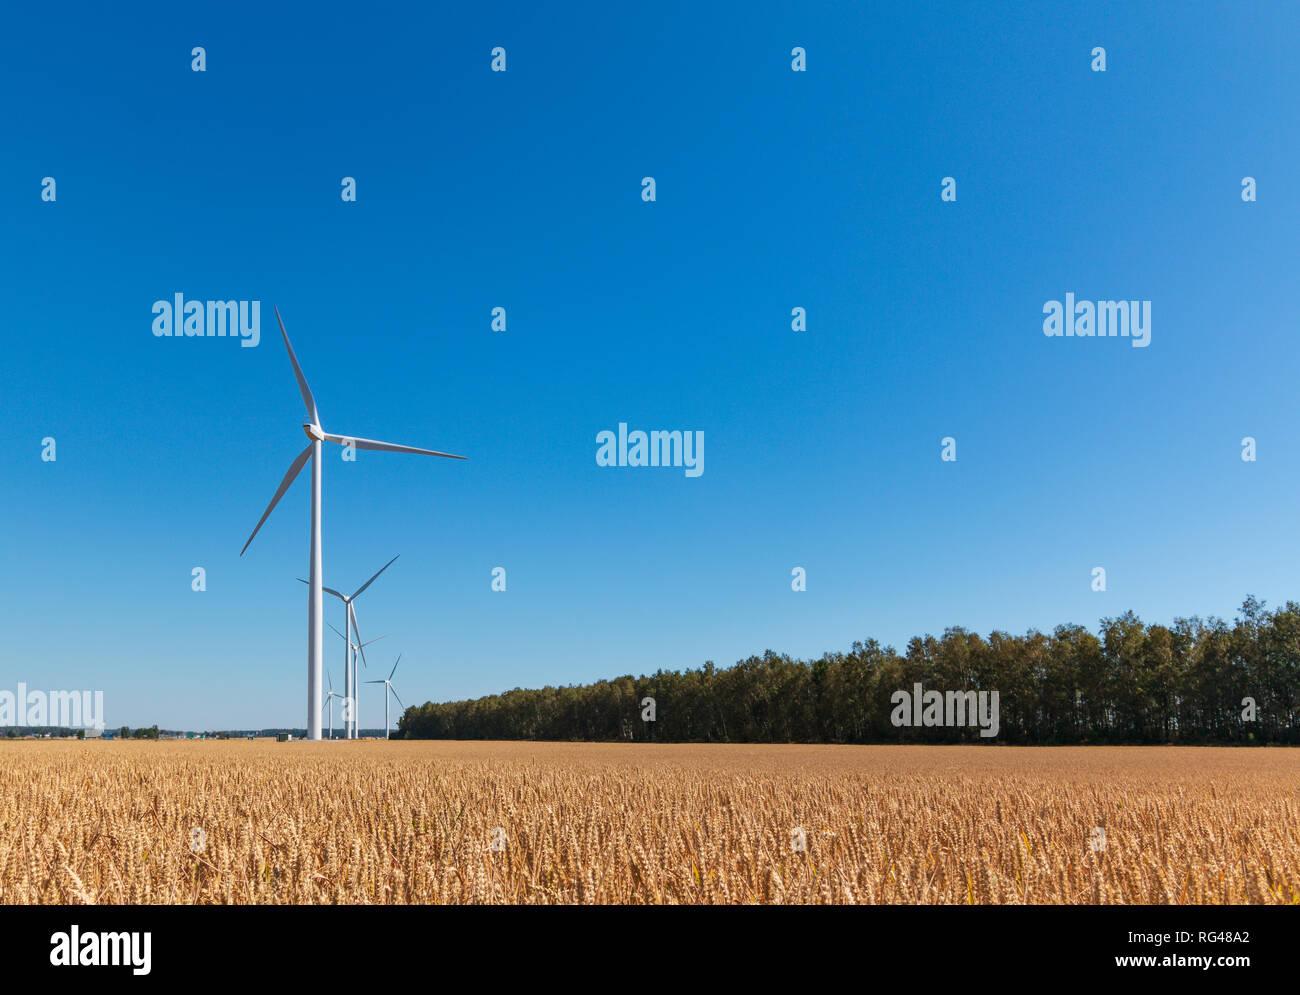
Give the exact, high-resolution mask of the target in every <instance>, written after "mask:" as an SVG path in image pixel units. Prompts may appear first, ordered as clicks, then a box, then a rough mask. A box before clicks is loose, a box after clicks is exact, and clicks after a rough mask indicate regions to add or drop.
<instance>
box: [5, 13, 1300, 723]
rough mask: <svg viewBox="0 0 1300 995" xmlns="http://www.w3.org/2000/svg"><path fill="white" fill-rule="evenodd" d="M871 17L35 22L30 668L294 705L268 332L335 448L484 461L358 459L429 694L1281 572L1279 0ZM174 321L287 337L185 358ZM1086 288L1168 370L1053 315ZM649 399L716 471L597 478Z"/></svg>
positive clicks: (28, 425)
mask: <svg viewBox="0 0 1300 995" xmlns="http://www.w3.org/2000/svg"><path fill="white" fill-rule="evenodd" d="M879 6H880V5H859V4H842V5H825V4H789V5H772V4H761V3H760V4H751V5H745V6H744V7H743V11H744V13H743V15H742V14H741V13H740V11H741V10H742V8H741V7H740V6H738V5H735V6H729V7H728V8H726V9H722V8H718V7H715V8H712V9H711V10H700V9H699V5H697V4H656V5H654V6H653V7H652V8H645V7H644V6H643V7H640V8H630V7H629V8H628V9H626V10H619V11H616V10H611V9H607V8H606V7H603V6H600V5H591V6H584V7H582V8H578V7H565V6H562V5H561V6H547V7H545V8H539V7H537V6H536V5H525V4H519V5H498V6H496V7H494V8H493V9H492V10H490V11H475V12H473V13H453V12H446V11H437V10H433V9H427V8H422V9H419V10H412V9H406V8H404V7H399V6H393V5H387V4H370V5H361V6H356V7H354V6H349V7H348V8H347V9H346V10H337V11H331V10H328V9H324V8H316V9H313V10H312V12H311V13H310V14H304V13H302V12H297V13H294V14H292V15H290V14H286V13H282V12H277V11H274V10H268V9H266V8H265V7H264V6H262V5H231V4H220V5H217V4H212V5H207V6H206V7H201V8H198V9H197V11H196V12H180V11H177V10H175V9H174V8H173V7H171V6H169V5H162V4H157V5H142V6H141V7H140V8H139V9H138V11H135V12H133V13H132V14H130V15H125V14H122V13H120V12H115V11H113V10H110V9H107V8H104V7H102V6H99V5H84V6H81V7H79V8H77V9H76V10H75V12H74V11H68V12H67V13H63V14H59V15H58V16H57V17H55V16H54V15H51V14H49V13H45V14H40V15H36V14H31V13H26V12H19V11H12V10H11V11H7V12H6V13H5V14H4V15H3V23H2V25H0V26H2V27H3V30H0V87H3V90H4V92H6V93H8V94H10V95H11V97H15V99H10V100H7V101H5V102H4V103H3V105H0V134H3V136H4V139H5V141H4V154H3V155H0V201H2V203H3V208H2V210H3V216H4V219H5V221H4V235H5V237H4V238H3V239H0V288H2V289H3V291H4V300H5V302H6V304H7V308H8V313H7V315H6V322H5V333H4V339H3V344H4V358H3V364H0V414H2V415H3V423H4V426H5V431H4V435H5V444H4V445H3V446H0V520H2V521H3V532H2V535H3V553H4V555H3V562H4V569H3V570H2V571H0V624H3V627H4V631H5V633H6V638H5V640H4V641H3V646H4V649H3V650H0V687H6V688H13V687H15V686H16V684H17V682H18V681H25V682H26V683H27V684H28V685H29V686H31V687H46V688H58V689H64V688H96V689H103V690H104V692H105V706H106V712H107V715H106V718H107V721H108V722H109V724H110V725H119V724H123V723H125V724H133V725H134V724H149V723H153V722H157V723H159V724H160V725H163V726H168V727H186V728H230V727H252V726H269V725H303V724H304V723H305V716H304V714H303V699H304V688H305V677H306V675H305V669H306V665H305V642H306V634H305V630H306V605H305V601H306V598H305V589H304V588H303V587H302V585H300V584H298V583H297V582H296V581H295V580H294V578H295V577H298V576H305V571H306V568H307V528H308V515H307V513H308V502H309V481H308V478H307V476H306V475H304V476H303V477H301V478H300V479H299V481H298V482H297V483H296V484H295V485H294V488H293V489H292V490H291V491H290V492H289V493H288V495H286V497H285V498H284V500H283V501H282V502H281V504H280V506H279V507H278V508H277V509H276V511H275V513H274V514H273V515H272V517H271V518H270V519H269V520H268V522H267V524H266V525H265V526H264V527H263V529H262V531H261V533H260V534H259V535H258V537H257V539H256V541H255V542H254V543H253V544H252V546H251V547H250V548H249V551H248V553H247V554H246V555H245V556H244V557H243V558H242V559H241V558H240V557H239V555H238V553H239V550H240V547H241V546H242V545H243V543H244V540H245V539H246V538H247V536H248V533H249V532H250V531H251V529H252V527H253V526H254V525H255V524H256V522H257V519H258V516H259V515H260V514H261V512H262V509H263V508H264V507H265V505H266V502H267V501H268V500H269V498H270V496H271V494H272V493H273V492H274V490H275V487H276V485H277V484H278V482H279V480H280V478H281V476H282V475H283V473H284V471H285V469H286V468H287V467H288V465H289V463H290V462H291V461H292V459H293V457H294V456H295V455H296V454H297V452H298V451H299V450H300V449H301V448H302V445H303V443H304V438H303V435H302V430H301V428H300V427H299V426H300V424H301V422H302V421H303V420H304V416H303V411H302V404H301V402H300V399H299V397H298V393H297V390H296V387H295V384H294V380H293V376H292V372H291V369H290V366H289V363H288V360H287V358H286V356H285V353H284V350H283V348H282V346H281V344H280V342H279V340H278V336H277V335H276V334H275V332H274V328H275V325H274V317H273V315H272V313H271V307H272V306H273V305H275V306H278V307H279V308H280V310H281V312H282V314H283V315H284V319H285V322H286V325H287V327H288V330H289V333H290V335H291V336H292V339H293V342H294V346H295V348H296V350H297V352H298V356H299V359H300V360H301V362H302V364H303V367H304V370H305V372H306V375H307V377H308V380H309V382H310V384H311V386H312V389H313V391H314V392H315V395H316V400H317V403H318V405H319V409H320V414H321V418H322V422H323V424H324V426H325V428H326V430H327V431H332V432H338V433H344V434H348V433H350V434H356V435H362V436H369V437H375V438H383V439H388V440H391V441H395V442H401V443H406V444H410V445H416V446H424V447H429V448H434V449H442V450H447V451H451V452H456V453H463V454H465V455H467V456H469V457H470V459H469V461H468V462H464V463H453V462H451V461H443V460H433V459H428V458H423V457H416V456H404V455H395V454H382V453H361V454H360V455H359V458H358V460H357V462H356V463H355V464H347V463H344V462H342V460H341V459H340V454H339V451H338V450H337V449H331V450H328V451H327V453H326V455H327V460H326V462H325V464H324V468H323V472H324V530H325V531H324V553H325V581H326V583H327V584H331V585H334V586H338V587H340V588H345V589H348V590H351V589H353V588H355V587H356V586H357V585H359V584H360V583H361V582H362V581H364V580H365V578H366V577H368V576H369V575H370V574H371V573H373V571H374V570H376V569H377V568H378V567H379V566H380V565H382V564H383V563H384V562H385V561H387V560H388V559H389V558H391V557H392V556H393V555H394V554H397V553H400V554H401V559H399V560H398V561H397V563H396V564H394V566H393V567H392V568H391V569H390V570H389V571H388V573H387V574H385V575H384V577H382V578H381V579H380V580H379V581H378V582H376V584H375V586H374V587H373V588H372V589H371V590H370V591H368V592H367V593H366V594H365V595H364V596H363V597H362V599H361V600H360V601H359V602H358V614H359V617H360V622H361V625H362V629H363V632H364V634H365V635H366V636H367V637H370V636H373V635H378V634H381V633H385V632H392V633H394V635H392V636H391V637H389V638H388V639H386V640H385V641H384V642H382V643H380V644H378V647H379V648H381V651H380V652H377V653H375V654H374V656H372V657H371V661H372V668H371V670H372V671H374V670H377V669H378V667H379V665H383V669H384V671H385V672H386V671H387V668H388V666H391V663H392V660H393V657H394V656H395V655H396V653H398V652H401V653H403V654H404V657H403V662H402V665H401V668H399V670H398V671H397V675H396V678H395V683H396V686H397V688H398V690H399V692H400V693H401V694H402V697H403V699H404V700H405V701H406V702H407V703H408V704H411V703H417V702H422V701H425V700H428V699H436V700H442V699H451V698H460V697H466V696H475V695H480V694H486V693H492V692H495V691H500V690H504V689H507V688H510V687H514V686H540V685H543V684H548V683H549V684H563V683H574V682H585V681H589V680H592V679H596V678H600V677H604V676H612V675H617V674H622V673H629V672H631V673H641V672H645V671H653V670H655V669H656V668H658V667H665V668H681V667H686V666H697V665H699V664H701V663H702V662H703V661H704V660H706V659H713V660H715V661H717V662H718V663H719V664H720V665H721V664H730V663H732V662H734V661H735V660H736V659H738V658H740V657H743V656H747V655H749V654H751V653H756V652H762V651H763V650H764V649H767V648H773V649H777V650H780V651H784V652H790V653H793V654H796V655H801V656H813V655H819V654H820V653H822V652H823V651H825V650H835V649H845V648H847V647H848V645H849V644H850V643H851V642H852V641H853V640H855V639H865V638H868V637H876V638H878V639H880V640H881V641H882V642H887V643H894V644H896V645H899V646H901V645H903V644H904V643H905V642H906V640H907V638H908V637H909V636H911V635H913V634H917V633H923V632H936V633H937V632H939V631H941V630H942V629H943V628H944V627H946V626H948V625H964V626H966V627H968V628H973V629H976V630H978V631H980V632H983V633H987V632H988V631H990V630H991V629H994V628H998V629H1006V630H1010V631H1017V632H1020V631H1024V630H1025V629H1027V628H1029V627H1039V628H1044V629H1050V628H1051V627H1052V626H1054V625H1056V624H1058V623H1060V622H1066V621H1073V622H1079V623H1082V624H1085V625H1088V626H1090V627H1093V626H1095V625H1096V623H1097V620H1098V619H1099V618H1100V617H1101V616H1104V615H1113V614H1118V613H1120V612H1122V611H1125V610H1127V609H1130V608H1131V609H1133V610H1135V611H1137V612H1138V613H1139V614H1140V615H1141V616H1142V617H1143V618H1145V619H1148V620H1151V621H1164V622H1168V621H1171V620H1172V619H1173V618H1175V617H1177V616H1183V615H1191V614H1202V615H1210V614H1218V615H1223V616H1231V615H1232V613H1233V612H1234V611H1235V609H1236V608H1237V606H1238V605H1239V604H1240V603H1241V601H1242V599H1243V598H1244V597H1245V595H1246V594H1248V593H1254V594H1256V595H1257V596H1259V597H1261V598H1264V599H1266V600H1268V601H1270V602H1271V603H1277V602H1281V601H1285V600H1286V599H1288V598H1293V597H1295V596H1296V595H1297V584H1296V581H1297V576H1298V574H1300V570H1298V568H1297V565H1296V557H1295V554H1294V550H1295V548H1296V545H1297V539H1298V538H1300V524H1298V523H1297V516H1296V515H1295V511H1294V501H1295V497H1294V496H1295V494H1296V492H1297V485H1298V484H1300V470H1298V469H1297V468H1300V442H1298V441H1297V433H1296V430H1295V426H1296V424H1297V413H1298V412H1297V408H1300V399H1297V392H1296V390H1295V387H1294V384H1295V382H1296V379H1297V373H1298V372H1300V371H1298V369H1297V367H1298V366H1300V363H1298V362H1297V350H1296V349H1295V346H1294V338H1295V334H1296V327H1297V326H1296V322H1297V318H1296V309H1295V305H1294V287H1295V274H1296V265H1295V264H1296V250H1295V233H1296V231H1297V222H1298V221H1300V211H1298V205H1297V188H1296V183H1295V180H1294V177H1295V171H1296V164H1297V162H1298V161H1300V142H1298V141H1297V130H1296V126H1295V122H1296V120H1297V117H1296V95H1297V71H1298V70H1297V68H1296V66H1297V64H1296V61H1295V58H1294V52H1293V47H1294V40H1295V38H1296V28H1297V21H1298V20H1300V17H1298V16H1297V14H1296V12H1295V9H1294V8H1293V7H1290V6H1289V5H1285V4H1268V5H1261V4H1198V5H1196V6H1195V7H1194V8H1192V7H1189V6H1187V5H1182V4H1163V5H1141V7H1140V8H1139V7H1138V5H1127V4H1112V5H1089V10H1088V11H1081V10H1076V11H1074V12H1072V13H1063V12H1061V11H1060V10H1058V9H1055V7H1053V9H1052V10H1046V9H1029V10H1015V11H1013V10H1012V9H1011V8H1010V7H1007V8H1003V9H1001V10H1000V11H993V12H990V11H988V10H985V9H983V8H984V6H985V5H980V9H966V5H957V4H937V5H926V6H921V5H916V4H897V5H891V9H888V10H880V9H877V8H878V7H879ZM52 17H53V20H51V18H52ZM196 45H201V46H204V47H205V49H206V53H207V69H206V72H203V73H196V72H192V71H191V69H190V62H191V56H190V50H191V48H192V47H194V46H196ZM498 45H500V46H503V47H505V49H506V52H507V67H508V68H507V71H506V72H505V73H493V72H491V71H490V69H489V63H490V52H491V49H492V48H493V47H494V46H498ZM1097 45H1101V46H1104V47H1105V48H1106V51H1107V71H1106V72H1105V73H1094V72H1092V71H1090V68H1089V63H1090V61H1091V56H1090V52H1091V50H1092V48H1093V47H1094V46H1097ZM794 46H802V47H804V48H805V49H806V51H807V65H808V69H807V72H804V73H794V72H792V71H791V69H790V60H791V56H790V51H791V49H792V48H793V47H794ZM45 176H52V177H54V178H55V180H56V182H57V200H56V201H55V202H54V203H45V202H42V200H41V196H40V189H41V180H42V178H43V177H45ZM344 176H352V177H355V178H356V181H357V193H358V196H357V201H356V202H355V203H344V202H342V200H341V198H340V181H341V179H342V177H344ZM643 176H653V177H655V180H656V184H657V200H656V202H654V203H644V202H643V201H642V200H641V196H640V194H641V178H642V177H643ZM944 176H952V177H954V178H955V179H956V181H957V200H956V202H955V203H943V202H941V200H940V182H941V179H942V178H943V177H944ZM1244 176H1253V177H1255V179H1256V181H1257V184H1258V202H1256V203H1243V201H1242V199H1241V195H1240V192H1241V180H1242V177H1244ZM177 292H180V293H184V294H185V295H186V296H187V298H191V299H204V300H206V299H242V300H260V301H261V302H262V306H263V309H264V310H263V315H262V342H261V344H260V346H258V347H257V348H241V347H240V346H239V344H238V342H237V341H235V340H230V339H217V338H203V339H186V338H180V339H160V338H156V337H154V336H153V334H152V333H151V322H152V319H153V315H152V313H151V308H152V305H153V302H154V301H156V300H160V299H165V300H170V299H171V297H172V295H173V294H175V293H177ZM1067 292H1074V293H1075V294H1076V295H1077V296H1078V297H1079V298H1080V299H1090V300H1096V299H1107V298H1124V299H1139V300H1142V299H1145V300H1151V301H1152V311H1153V329H1152V341H1151V345H1150V346H1149V347H1148V348H1146V349H1134V348H1131V346H1130V343H1129V342H1127V341H1124V340H1119V339H1101V340H1097V339H1052V338H1046V337H1045V336H1044V335H1043V334H1042V320H1043V319H1042V307H1043V304H1044V302H1046V301H1048V300H1052V299H1058V300H1059V299H1063V298H1064V295H1065V294H1066V293H1067ZM1288 294H1290V296H1288ZM497 306H501V307H505V308H506V309H507V314H508V330H507V331H506V332H504V333H494V332H493V331H491V329H490V327H489V322H490V312H491V310H492V308H494V307H497ZM796 306H801V307H805V308H806V309H807V313H808V326H809V327H808V331H807V332H804V333H796V332H793V331H791V328H790V311H791V308H793V307H796ZM620 421H622V422H627V423H628V424H629V426H630V427H631V428H634V429H635V428H641V429H645V430H649V429H682V430H694V431H701V432H703V433H704V438H705V472H704V474H703V475H702V476H700V477H698V478H695V479H689V478H687V477H686V476H685V475H684V473H683V472H682V471H681V470H675V469H633V468H602V467H598V466H597V465H596V461H595V452H596V442H595V440H596V434H597V433H598V432H600V431H602V430H605V429H610V430H614V429H616V428H617V426H618V423H619V422H620ZM1247 435H1250V436H1254V437H1255V438H1256V439H1257V440H1258V460H1257V461H1256V462H1254V463H1246V462H1243V461H1242V460H1241V458H1240V453H1241V445H1240V442H1241V439H1242V437H1243V436H1247ZM47 436H52V437H54V438H55V439H56V440H57V447H58V448H57V456H58V458H57V461H56V462H53V463H46V462H42V461H41V458H40V453H41V440H42V439H43V438H44V437H47ZM945 436H953V437H955V438H956V439H957V443H958V459H957V461H956V462H955V463H944V462H941V461H940V458H939V456H940V440H941V439H942V438H943V437H945ZM195 566H202V567H203V568H204V569H205V570H206V573H207V590H206V591H204V592H202V593H197V592H194V591H192V590H191V585H190V582H191V570H192V568H193V567H195ZM496 566H503V567H505V568H506V570H507V585H508V589H507V591H506V592H505V593H494V592H493V591H492V590H491V586H490V583H491V570H492V568H493V567H496ZM795 566H802V567H804V568H805V569H806V570H807V576H808V589H807V591H806V592H803V593H795V592H792V591H791V589H790V573H791V569H792V568H793V567H795ZM1094 566H1103V567H1105V569H1106V571H1107V587H1108V589H1107V591H1106V592H1104V593H1098V592H1094V591H1093V590H1092V589H1091V583H1090V582H1091V571H1092V568H1093V567H1094ZM326 608H327V619H328V620H330V621H332V622H334V623H335V624H336V625H341V621H342V614H341V610H340V609H338V608H337V605H336V604H329V603H327V605H326ZM326 631H327V640H328V641H327V643H326V649H327V655H326V663H327V668H328V669H329V670H330V671H331V672H332V677H333V680H334V683H335V686H336V687H339V685H340V684H341V678H342V673H341V653H342V642H341V640H339V639H337V637H335V636H333V635H332V634H329V633H328V630H326ZM372 676H380V675H378V674H375V673H373V672H372V673H363V677H372ZM367 690H369V691H373V695H371V696H370V697H368V698H366V697H363V700H362V724H363V725H364V726H371V725H377V724H378V723H379V716H380V713H381V710H382V698H381V696H380V693H379V691H378V690H377V689H374V688H370V689H367Z"/></svg>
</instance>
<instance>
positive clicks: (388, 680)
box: [366, 653, 406, 739]
mask: <svg viewBox="0 0 1300 995" xmlns="http://www.w3.org/2000/svg"><path fill="white" fill-rule="evenodd" d="M401 662H402V654H401V653H398V654H397V663H394V664H393V669H392V670H390V671H389V672H388V676H387V677H385V678H384V679H383V680H382V681H366V683H367V684H382V685H383V686H384V739H387V738H388V692H389V691H392V692H393V697H394V698H397V692H396V691H394V690H393V674H395V673H397V664H398V663H401ZM397 703H398V704H399V705H402V699H401V698H397ZM402 707H403V708H405V707H406V706H405V705H402Z"/></svg>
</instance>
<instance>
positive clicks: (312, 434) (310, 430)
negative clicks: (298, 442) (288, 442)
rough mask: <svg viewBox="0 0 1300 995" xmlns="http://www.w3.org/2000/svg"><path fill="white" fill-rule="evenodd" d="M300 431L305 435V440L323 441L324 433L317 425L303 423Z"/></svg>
mask: <svg viewBox="0 0 1300 995" xmlns="http://www.w3.org/2000/svg"><path fill="white" fill-rule="evenodd" d="M302 430H303V431H304V432H306V433H307V438H309V439H311V441H312V442H324V441H325V433H324V432H323V431H322V430H321V427H320V426H319V425H309V424H306V423H304V424H303V426H302Z"/></svg>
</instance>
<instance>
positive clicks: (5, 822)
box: [0, 740, 1300, 904]
mask: <svg viewBox="0 0 1300 995" xmlns="http://www.w3.org/2000/svg"><path fill="white" fill-rule="evenodd" d="M1298 793H1300V751H1297V750H1280V749H1278V750H1273V749H1253V750H1252V749H1235V750H1234V749H1197V748H1170V747H1150V748H1144V747H1114V748H1105V747H1102V748H1087V747H1079V748H1058V749H1050V748H1044V749H1035V748H997V747H993V748H990V747H961V746H958V747H942V746H921V747H900V746H741V745H732V746H726V745H707V746H706V745H657V744H631V743H628V744H570V743H464V742H419V743H405V742H392V743H383V742H368V741H361V742H333V743H274V742H270V741H255V742H248V741H214V740H208V741H184V742H165V741H164V742H141V741H135V742H132V741H114V742H102V741H87V742H68V741H8V742H0V902H3V903H6V904H23V903H73V904H76V903H133V904H134V903H383V904H387V903H492V902H508V903H625V904H626V903H635V904H644V903H680V904H717V903H796V904H798V903H804V904H812V903H903V904H915V903H924V904H999V903H1016V904H1019V903H1029V904H1059V903H1076V904H1077V903H1085V904H1086V903H1125V904H1159V903H1178V904H1202V903H1266V904H1300V798H1298V797H1297V795H1298ZM1103 834H1104V839H1103Z"/></svg>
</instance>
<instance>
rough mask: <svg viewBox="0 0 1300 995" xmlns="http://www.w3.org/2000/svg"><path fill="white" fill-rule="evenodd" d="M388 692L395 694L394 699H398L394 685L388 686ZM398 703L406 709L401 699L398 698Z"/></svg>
mask: <svg viewBox="0 0 1300 995" xmlns="http://www.w3.org/2000/svg"><path fill="white" fill-rule="evenodd" d="M388 690H389V691H392V692H393V697H394V698H397V688H395V687H393V685H391V684H389V685H388ZM397 703H398V704H399V705H401V706H402V707H403V708H405V707H406V703H405V702H403V701H402V699H401V698H397Z"/></svg>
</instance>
